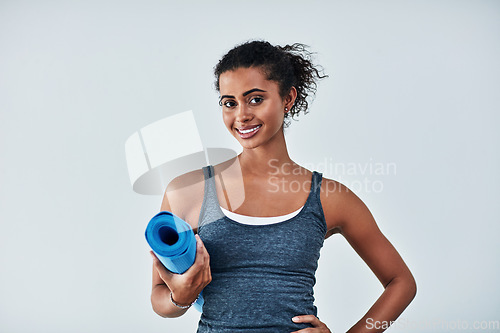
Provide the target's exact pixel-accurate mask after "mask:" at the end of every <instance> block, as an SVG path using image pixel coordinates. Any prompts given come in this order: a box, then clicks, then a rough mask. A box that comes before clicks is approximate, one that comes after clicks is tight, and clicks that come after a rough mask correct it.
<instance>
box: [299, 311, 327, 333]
mask: <svg viewBox="0 0 500 333" xmlns="http://www.w3.org/2000/svg"><path fill="white" fill-rule="evenodd" d="M292 321H293V322H294V323H308V324H311V325H313V326H314V327H309V328H304V329H302V330H300V331H294V332H291V333H313V332H317V333H331V331H330V330H329V329H328V327H326V325H325V324H324V323H323V322H321V321H320V320H319V319H318V317H316V316H313V315H305V316H296V317H293V318H292Z"/></svg>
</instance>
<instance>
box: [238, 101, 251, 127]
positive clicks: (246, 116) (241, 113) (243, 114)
mask: <svg viewBox="0 0 500 333" xmlns="http://www.w3.org/2000/svg"><path fill="white" fill-rule="evenodd" d="M252 118H253V114H252V113H251V111H250V110H249V108H248V107H247V106H246V105H245V104H240V105H239V106H238V109H237V110H236V121H238V122H240V123H242V124H243V123H245V122H247V121H250V120H252Z"/></svg>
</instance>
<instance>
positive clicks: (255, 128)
mask: <svg viewBox="0 0 500 333" xmlns="http://www.w3.org/2000/svg"><path fill="white" fill-rule="evenodd" d="M257 128H260V125H259V126H256V127H254V128H252V129H248V130H240V129H239V130H238V131H240V133H243V134H246V133H250V132H253V131H255V130H257Z"/></svg>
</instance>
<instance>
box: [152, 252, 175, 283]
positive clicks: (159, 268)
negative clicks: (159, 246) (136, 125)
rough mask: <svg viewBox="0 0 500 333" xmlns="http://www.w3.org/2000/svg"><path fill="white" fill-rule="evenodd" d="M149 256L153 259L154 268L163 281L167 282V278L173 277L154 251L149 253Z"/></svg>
mask: <svg viewBox="0 0 500 333" xmlns="http://www.w3.org/2000/svg"><path fill="white" fill-rule="evenodd" d="M149 254H151V257H152V258H153V267H154V268H155V269H156V270H157V271H158V274H160V277H161V278H162V280H165V279H166V278H167V277H169V276H171V275H172V272H170V271H169V270H168V269H166V268H165V266H163V264H162V262H161V261H160V259H158V257H157V256H156V254H155V253H154V252H153V251H149Z"/></svg>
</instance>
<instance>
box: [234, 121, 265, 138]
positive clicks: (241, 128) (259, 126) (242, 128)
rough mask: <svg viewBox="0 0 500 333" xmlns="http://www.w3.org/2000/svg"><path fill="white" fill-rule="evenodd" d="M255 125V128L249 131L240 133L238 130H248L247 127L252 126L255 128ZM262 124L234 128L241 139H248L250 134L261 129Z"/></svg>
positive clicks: (250, 127) (252, 134)
mask: <svg viewBox="0 0 500 333" xmlns="http://www.w3.org/2000/svg"><path fill="white" fill-rule="evenodd" d="M255 127H257V129H256V130H254V131H252V132H250V133H241V132H240V130H248V129H252V128H255ZM261 127H262V125H260V124H259V125H253V126H244V127H240V128H236V132H237V133H238V135H239V136H240V137H241V138H242V139H249V138H251V137H252V136H254V135H255V134H257V132H259V130H260V129H261Z"/></svg>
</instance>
